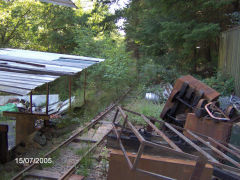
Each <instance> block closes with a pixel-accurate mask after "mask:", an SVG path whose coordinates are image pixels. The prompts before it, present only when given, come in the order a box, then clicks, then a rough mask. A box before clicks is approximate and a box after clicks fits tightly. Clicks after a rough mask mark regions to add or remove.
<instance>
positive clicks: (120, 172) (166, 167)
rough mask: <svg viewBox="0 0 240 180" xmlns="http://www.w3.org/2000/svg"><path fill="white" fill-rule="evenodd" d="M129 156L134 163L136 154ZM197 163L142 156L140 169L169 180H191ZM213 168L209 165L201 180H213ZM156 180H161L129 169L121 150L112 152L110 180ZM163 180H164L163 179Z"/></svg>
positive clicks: (128, 153) (139, 164) (129, 154)
mask: <svg viewBox="0 0 240 180" xmlns="http://www.w3.org/2000/svg"><path fill="white" fill-rule="evenodd" d="M127 156H128V157H129V158H130V160H131V161H132V162H133V161H134V159H136V156H137V155H136V154H133V153H131V152H127ZM195 164H196V161H192V160H185V159H175V158H171V157H161V156H151V155H146V154H144V155H142V157H141V159H139V163H138V168H139V169H143V170H144V171H152V172H153V173H155V174H161V175H162V176H165V177H169V179H178V180H186V179H190V177H191V175H192V173H193V172H194V168H195ZM212 172H213V167H212V165H210V164H207V165H206V166H205V168H204V170H203V173H202V176H201V178H200V179H201V180H203V179H204V180H206V179H209V180H210V179H211V176H212ZM122 179H124V180H145V179H147V180H155V179H161V178H157V177H153V176H149V175H147V174H145V173H140V172H139V171H131V170H130V169H129V168H128V165H127V162H126V160H125V157H124V155H123V153H122V152H121V151H120V150H111V153H110V164H109V171H108V180H122ZM162 179H163V178H162Z"/></svg>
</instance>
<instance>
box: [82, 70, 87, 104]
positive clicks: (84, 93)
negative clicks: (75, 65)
mask: <svg viewBox="0 0 240 180" xmlns="http://www.w3.org/2000/svg"><path fill="white" fill-rule="evenodd" d="M86 88H87V70H86V69H85V71H84V90H83V98H84V104H86Z"/></svg>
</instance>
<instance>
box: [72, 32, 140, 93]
mask: <svg viewBox="0 0 240 180" xmlns="http://www.w3.org/2000/svg"><path fill="white" fill-rule="evenodd" d="M78 34H79V36H77V39H76V43H77V44H78V46H77V47H76V48H75V51H74V53H75V54H79V55H87V54H88V56H89V55H91V56H94V57H101V58H105V61H104V62H103V63H100V64H98V65H95V66H93V67H91V68H89V70H87V73H88V87H89V85H90V87H89V88H91V89H95V90H97V91H98V92H99V93H101V92H102V91H109V90H110V91H113V92H115V93H116V94H118V93H119V91H121V90H124V89H127V88H126V87H127V86H129V85H131V84H133V83H134V82H135V79H136V78H135V76H136V74H135V69H134V68H135V62H134V61H133V60H132V58H131V57H130V55H129V53H126V52H125V45H124V42H123V39H121V37H120V36H119V35H118V34H116V33H111V34H100V35H98V36H97V35H96V33H95V32H94V31H91V30H89V29H88V30H86V29H84V30H80V31H78ZM123 87H124V88H123Z"/></svg>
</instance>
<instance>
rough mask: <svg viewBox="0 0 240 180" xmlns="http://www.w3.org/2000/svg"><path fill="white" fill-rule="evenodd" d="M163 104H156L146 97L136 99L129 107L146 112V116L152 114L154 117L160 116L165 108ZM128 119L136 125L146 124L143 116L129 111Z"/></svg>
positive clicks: (139, 111) (142, 112)
mask: <svg viewBox="0 0 240 180" xmlns="http://www.w3.org/2000/svg"><path fill="white" fill-rule="evenodd" d="M163 106H164V105H163V104H154V103H152V102H150V101H147V100H145V99H137V100H136V101H134V102H132V103H130V104H128V105H127V106H126V108H127V109H129V110H132V111H135V112H138V113H141V114H144V115H145V116H150V117H154V118H159V116H160V113H161V112H162V109H163ZM128 119H129V120H130V121H131V122H133V123H134V124H136V125H145V124H146V123H145V121H144V120H143V119H142V117H140V116H137V115H133V114H131V113H128Z"/></svg>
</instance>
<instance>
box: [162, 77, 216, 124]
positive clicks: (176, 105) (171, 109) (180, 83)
mask: <svg viewBox="0 0 240 180" xmlns="http://www.w3.org/2000/svg"><path fill="white" fill-rule="evenodd" d="M219 95H220V94H219V93H218V92H217V91H215V90H214V89H212V88H210V87H208V86H207V85H205V84H204V83H202V82H200V81H199V80H197V79H195V78H194V77H192V76H190V75H188V76H183V77H181V78H179V79H177V80H176V83H175V85H174V88H173V90H172V93H171V95H170V97H169V98H168V100H167V102H166V104H165V106H164V108H163V111H162V113H161V115H160V117H161V118H162V119H164V120H166V121H168V122H173V123H174V124H178V125H181V126H183V125H184V122H185V120H186V116H185V117H182V116H181V115H184V114H185V115H186V113H188V112H193V111H194V109H195V108H196V107H197V106H200V107H202V106H204V105H205V103H206V102H209V101H214V100H217V99H218V97H219Z"/></svg>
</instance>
